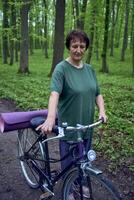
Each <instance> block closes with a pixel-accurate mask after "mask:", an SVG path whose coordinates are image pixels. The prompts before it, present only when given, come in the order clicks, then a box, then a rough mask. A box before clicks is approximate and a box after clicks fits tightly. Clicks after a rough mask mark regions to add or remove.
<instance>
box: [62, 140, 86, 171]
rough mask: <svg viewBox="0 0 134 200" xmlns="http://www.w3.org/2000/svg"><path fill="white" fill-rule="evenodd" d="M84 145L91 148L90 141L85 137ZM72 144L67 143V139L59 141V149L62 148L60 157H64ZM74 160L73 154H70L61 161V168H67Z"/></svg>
mask: <svg viewBox="0 0 134 200" xmlns="http://www.w3.org/2000/svg"><path fill="white" fill-rule="evenodd" d="M84 146H85V147H86V148H89V146H90V141H89V140H87V139H85V140H84ZM69 148H70V144H69V143H67V142H66V141H65V140H60V141H59V149H60V157H61V158H62V157H64V156H65V155H66V154H67V153H68V152H69ZM72 160H73V157H72V155H69V156H68V157H67V158H66V159H65V160H63V161H61V170H63V169H65V168H66V167H67V166H68V165H69V164H70V163H71V162H72Z"/></svg>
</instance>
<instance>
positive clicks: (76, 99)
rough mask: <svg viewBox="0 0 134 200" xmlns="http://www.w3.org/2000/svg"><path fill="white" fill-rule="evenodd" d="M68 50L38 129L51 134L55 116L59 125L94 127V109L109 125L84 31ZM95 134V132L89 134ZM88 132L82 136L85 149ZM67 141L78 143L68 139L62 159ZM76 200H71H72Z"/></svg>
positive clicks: (74, 32)
mask: <svg viewBox="0 0 134 200" xmlns="http://www.w3.org/2000/svg"><path fill="white" fill-rule="evenodd" d="M66 47H67V49H68V50H69V57H68V58H66V59H65V60H63V61H61V62H60V63H59V64H57V65H56V67H55V70H54V72H53V75H52V79H51V94H50V98H49V105H48V116H47V119H46V121H45V122H44V123H43V124H41V125H40V126H39V127H38V129H41V131H42V132H45V133H48V132H51V131H52V127H53V126H54V124H55V118H56V113H57V114H58V123H59V125H61V124H62V122H67V123H68V125H69V126H75V125H76V124H78V123H79V124H83V125H87V124H91V123H93V120H94V112H95V105H97V107H98V110H99V118H102V117H103V119H104V121H105V122H106V115H105V109H104V101H103V97H102V95H101V94H100V89H99V86H98V82H97V79H96V75H95V72H94V69H93V68H92V67H91V65H89V64H87V63H84V62H83V61H82V59H83V56H84V54H85V52H86V50H87V49H88V47H89V38H88V36H87V34H86V33H85V32H83V31H81V30H72V31H71V32H70V33H69V34H68V35H67V37H66ZM90 131H92V130H90ZM88 135H89V130H88V131H87V132H85V133H83V139H84V140H85V145H86V142H87V139H88ZM66 140H75V137H74V136H73V134H72V135H66V137H65V139H64V140H61V141H60V153H61V157H63V156H64V155H65V154H66V153H67V152H68V148H69V145H68V143H67V142H66ZM70 161H71V157H70V158H67V159H66V160H64V161H63V162H62V163H61V167H62V169H64V168H65V167H66V166H67V165H68V164H69V163H70ZM73 199H74V197H73V196H70V200H73Z"/></svg>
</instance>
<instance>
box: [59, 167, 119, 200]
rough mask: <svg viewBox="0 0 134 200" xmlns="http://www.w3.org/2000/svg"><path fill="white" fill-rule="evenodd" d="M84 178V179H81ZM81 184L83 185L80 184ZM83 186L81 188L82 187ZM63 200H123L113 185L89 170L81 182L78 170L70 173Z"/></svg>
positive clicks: (64, 186) (64, 187) (65, 183)
mask: <svg viewBox="0 0 134 200" xmlns="http://www.w3.org/2000/svg"><path fill="white" fill-rule="evenodd" d="M81 178H82V177H81ZM80 183H81V184H80ZM80 185H81V186H80ZM62 199H63V200H121V198H120V196H119V194H118V192H117V191H116V189H115V187H114V186H113V184H112V183H111V182H110V181H109V180H107V179H106V178H104V177H103V176H102V175H97V176H96V175H95V174H93V173H92V174H91V173H90V171H89V170H87V171H86V173H85V174H84V177H83V180H82V179H81V180H80V182H79V175H78V170H77V169H75V170H73V171H72V173H70V174H69V175H68V176H67V177H66V179H65V182H64V185H63V198H62Z"/></svg>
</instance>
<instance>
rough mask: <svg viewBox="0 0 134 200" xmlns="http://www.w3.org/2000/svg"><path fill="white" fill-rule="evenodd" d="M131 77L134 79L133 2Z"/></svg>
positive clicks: (133, 10) (133, 13) (133, 17)
mask: <svg viewBox="0 0 134 200" xmlns="http://www.w3.org/2000/svg"><path fill="white" fill-rule="evenodd" d="M132 75H133V77H134V0H133V9H132Z"/></svg>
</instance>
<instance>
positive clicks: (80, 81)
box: [51, 60, 100, 140]
mask: <svg viewBox="0 0 134 200" xmlns="http://www.w3.org/2000/svg"><path fill="white" fill-rule="evenodd" d="M51 91H56V92H58V93H59V94H60V97H59V104H58V121H59V125H61V124H62V122H67V123H68V125H69V126H76V124H82V125H88V124H91V123H93V119H94V110H95V99H96V96H97V95H99V94H100V90H99V87H98V83H97V79H96V75H95V72H94V70H93V68H92V67H91V66H90V65H89V64H84V65H83V67H82V68H76V67H74V66H73V65H71V64H70V63H68V61H66V60H64V61H62V62H60V63H59V64H58V65H57V66H56V67H55V70H54V72H53V75H52V79H51ZM91 131H92V130H89V131H88V132H84V133H82V137H83V139H86V138H88V134H89V132H91ZM65 139H67V140H75V139H76V138H75V136H74V135H73V134H72V133H68V134H67V135H66V138H65Z"/></svg>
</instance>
